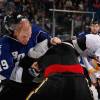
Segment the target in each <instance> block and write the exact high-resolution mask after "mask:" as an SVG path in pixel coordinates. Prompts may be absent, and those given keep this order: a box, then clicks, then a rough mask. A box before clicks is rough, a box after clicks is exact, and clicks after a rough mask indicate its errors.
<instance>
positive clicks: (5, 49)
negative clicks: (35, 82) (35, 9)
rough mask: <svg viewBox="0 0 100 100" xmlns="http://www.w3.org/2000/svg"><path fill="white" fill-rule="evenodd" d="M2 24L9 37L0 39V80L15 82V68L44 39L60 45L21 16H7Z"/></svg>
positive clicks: (57, 40) (55, 38)
mask: <svg viewBox="0 0 100 100" xmlns="http://www.w3.org/2000/svg"><path fill="white" fill-rule="evenodd" d="M4 23H5V28H6V29H7V31H8V32H9V33H10V35H9V36H7V35H4V36H3V37H1V39H0V80H5V79H6V80H13V81H16V78H15V76H16V75H15V72H16V70H17V67H16V66H17V65H18V63H19V61H20V60H21V59H22V58H23V57H24V56H25V55H27V54H28V51H29V50H30V49H31V48H32V47H34V46H35V45H36V44H37V43H39V42H41V41H43V40H44V39H48V41H49V42H50V43H51V44H53V45H55V44H57V43H61V40H60V39H59V38H57V37H54V38H50V36H49V34H48V33H47V32H45V31H43V30H42V29H41V28H40V27H38V26H37V25H35V24H32V25H31V24H30V22H29V21H28V19H27V18H25V17H23V16H21V15H18V16H15V15H14V16H13V17H12V16H10V17H9V16H7V17H6V18H5V19H4ZM2 82H3V81H2ZM4 83H5V82H4ZM15 84H16V83H15ZM1 95H2V92H1V93H0V96H1Z"/></svg>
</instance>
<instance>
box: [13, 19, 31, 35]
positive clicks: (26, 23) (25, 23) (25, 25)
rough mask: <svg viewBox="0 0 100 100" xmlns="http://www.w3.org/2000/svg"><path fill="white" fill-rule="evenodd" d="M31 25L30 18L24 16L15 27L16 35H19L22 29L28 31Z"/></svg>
mask: <svg viewBox="0 0 100 100" xmlns="http://www.w3.org/2000/svg"><path fill="white" fill-rule="evenodd" d="M30 27H31V23H30V22H29V20H28V19H26V18H23V19H22V20H21V21H20V22H19V23H18V24H17V25H16V27H15V31H14V32H15V36H16V35H18V34H19V33H20V32H21V31H24V32H25V31H27V30H28V29H29V28H30Z"/></svg>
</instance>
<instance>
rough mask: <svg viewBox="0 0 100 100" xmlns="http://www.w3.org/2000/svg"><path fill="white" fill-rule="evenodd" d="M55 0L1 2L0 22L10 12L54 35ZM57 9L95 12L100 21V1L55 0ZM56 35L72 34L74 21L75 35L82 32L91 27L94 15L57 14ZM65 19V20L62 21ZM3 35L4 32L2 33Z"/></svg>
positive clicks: (8, 0)
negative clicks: (52, 10)
mask: <svg viewBox="0 0 100 100" xmlns="http://www.w3.org/2000/svg"><path fill="white" fill-rule="evenodd" d="M53 1H54V0H1V1H0V22H2V19H3V17H4V16H6V15H8V14H9V13H10V12H17V13H19V14H20V13H21V14H22V15H24V16H26V17H28V18H29V20H30V21H31V22H35V23H36V24H39V25H40V26H42V27H43V28H44V29H45V30H46V31H48V32H49V33H52V26H53V25H52V12H50V11H49V9H50V8H53ZM55 8H56V9H65V10H78V11H94V12H96V13H95V18H96V19H98V20H99V19H100V0H55ZM55 18H56V26H55V28H56V34H64V33H71V22H72V19H73V20H74V33H75V34H76V33H77V32H80V31H82V29H84V26H87V25H89V23H90V21H91V19H92V18H93V14H78V13H56V15H55ZM62 19H63V20H62ZM0 33H1V34H2V31H1V32H0Z"/></svg>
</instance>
